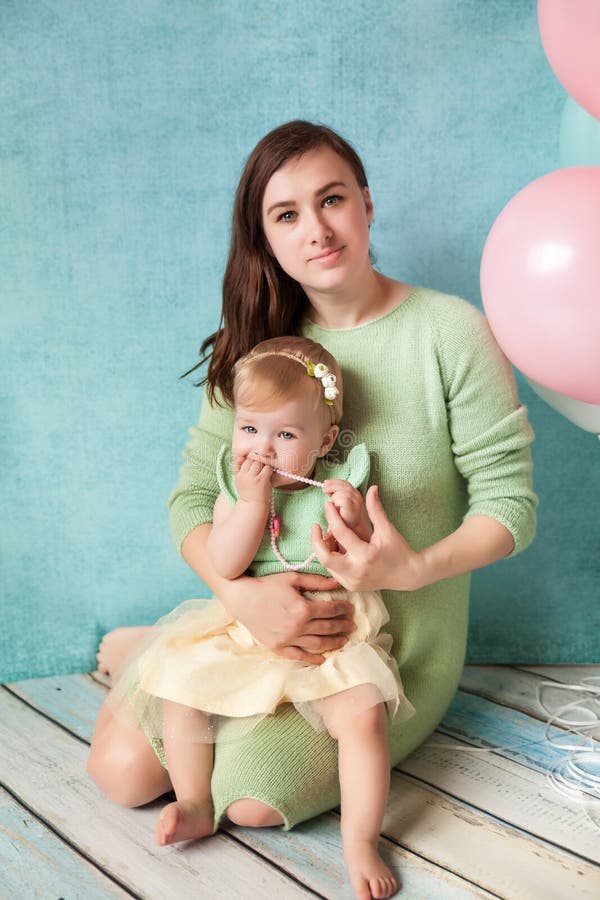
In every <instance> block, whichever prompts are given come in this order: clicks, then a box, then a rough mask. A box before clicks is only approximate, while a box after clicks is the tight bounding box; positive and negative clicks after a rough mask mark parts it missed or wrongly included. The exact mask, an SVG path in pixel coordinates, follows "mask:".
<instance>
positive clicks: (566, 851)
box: [401, 772, 600, 871]
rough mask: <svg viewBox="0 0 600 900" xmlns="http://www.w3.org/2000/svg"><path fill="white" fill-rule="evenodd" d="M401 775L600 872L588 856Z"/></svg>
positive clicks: (442, 791)
mask: <svg viewBox="0 0 600 900" xmlns="http://www.w3.org/2000/svg"><path fill="white" fill-rule="evenodd" d="M401 774H402V776H403V777H404V778H407V779H409V780H410V781H413V782H415V783H416V784H424V785H426V786H427V787H428V788H429V789H430V790H432V791H435V793H437V794H440V795H441V796H443V797H449V798H450V799H452V800H454V802H455V803H459V804H460V805H461V806H463V807H464V808H465V809H469V810H473V811H474V812H477V813H480V814H481V815H483V816H485V817H486V818H487V819H489V820H490V821H491V822H497V823H499V824H501V825H503V826H504V827H506V828H509V829H510V830H511V831H513V832H515V833H516V834H520V835H522V836H524V837H532V838H534V839H535V840H536V841H538V842H539V843H540V844H542V845H544V844H547V845H548V846H549V847H553V848H554V849H555V850H558V851H559V852H560V853H563V854H566V855H568V856H571V857H572V858H573V859H579V860H581V862H585V863H587V864H589V865H592V866H594V867H595V868H597V869H598V870H599V871H600V865H599V864H598V863H597V861H596V860H595V859H590V858H589V857H588V856H584V855H583V854H581V853H577V851H575V850H571V849H568V848H566V847H564V846H563V845H562V844H559V843H557V842H556V841H553V840H551V839H550V838H546V837H542V836H541V835H539V834H537V833H536V832H534V831H526V830H525V829H524V828H520V827H519V826H518V825H515V824H514V823H513V822H510V821H508V820H507V819H503V818H502V817H501V816H498V815H496V814H495V813H493V812H490V810H487V809H484V808H483V807H482V806H477V805H476V804H474V803H469V802H468V801H467V800H463V799H462V798H461V797H459V796H457V795H456V794H453V793H451V792H450V791H448V790H445V789H443V788H440V787H438V786H437V785H435V784H433V783H432V782H430V781H427V780H426V779H424V778H419V776H418V775H412V774H410V773H408V772H401ZM411 852H413V851H411Z"/></svg>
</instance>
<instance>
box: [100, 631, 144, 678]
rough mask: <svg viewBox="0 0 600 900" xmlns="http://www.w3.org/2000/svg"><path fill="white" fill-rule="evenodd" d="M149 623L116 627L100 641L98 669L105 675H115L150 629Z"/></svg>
mask: <svg viewBox="0 0 600 900" xmlns="http://www.w3.org/2000/svg"><path fill="white" fill-rule="evenodd" d="M150 627H151V626H149V625H139V626H137V627H136V626H131V627H128V628H114V629H113V630H112V631H109V632H108V634H105V635H104V637H103V638H102V640H101V641H100V646H99V647H98V652H97V653H96V660H97V661H98V671H99V672H102V673H103V674H104V675H114V673H115V672H116V670H117V669H118V668H119V666H120V665H121V663H122V662H124V660H125V659H126V657H127V656H129V654H130V653H131V651H132V650H133V649H134V648H135V646H136V645H137V644H139V643H140V641H141V640H143V638H145V637H146V635H147V634H148V632H149V630H150Z"/></svg>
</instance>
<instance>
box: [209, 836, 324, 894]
mask: <svg viewBox="0 0 600 900" xmlns="http://www.w3.org/2000/svg"><path fill="white" fill-rule="evenodd" d="M221 831H222V833H223V834H225V835H227V837H228V838H230V839H231V840H232V841H234V842H235V843H236V844H238V845H240V846H241V847H243V848H244V850H247V851H248V852H249V853H252V854H253V855H254V856H258V857H260V859H262V860H263V861H264V862H267V863H268V864H269V865H270V866H271V867H272V868H273V869H277V870H278V871H279V872H281V873H282V875H285V877H286V878H289V880H290V881H293V882H295V884H297V885H298V886H299V887H301V888H303V890H305V891H308V892H309V893H311V894H312V895H313V897H319V898H320V900H329V898H328V897H327V896H326V895H325V894H319V893H318V891H315V889H314V888H311V887H309V886H308V885H307V884H305V883H304V882H303V881H300V879H299V878H298V877H297V875H294V873H293V872H290V871H288V870H287V869H286V868H284V867H283V866H282V865H281V864H280V863H277V862H275V861H274V860H273V859H270V858H269V857H268V856H266V855H265V854H263V853H261V852H260V850H257V849H256V847H250V846H248V844H246V843H245V841H244V840H243V839H242V838H240V837H239V836H238V835H237V834H234V833H232V832H231V831H229V830H228V829H221Z"/></svg>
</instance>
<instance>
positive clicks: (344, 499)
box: [323, 478, 373, 541]
mask: <svg viewBox="0 0 600 900" xmlns="http://www.w3.org/2000/svg"><path fill="white" fill-rule="evenodd" d="M323 490H324V491H325V493H326V494H327V495H328V497H329V499H330V500H331V502H332V503H333V505H334V506H335V508H336V509H337V510H338V512H339V514H340V516H341V517H342V519H343V520H344V522H345V523H346V525H347V526H348V528H352V530H353V531H355V532H356V534H358V536H359V537H361V538H362V539H363V540H367V541H368V540H369V538H370V537H371V534H372V533H373V527H372V525H371V522H370V520H369V517H368V515H367V510H366V508H365V503H364V500H363V498H362V494H361V493H360V491H357V490H356V488H355V487H353V486H352V485H351V484H350V482H349V481H344V480H343V479H342V478H328V479H327V481H325V483H324V484H323Z"/></svg>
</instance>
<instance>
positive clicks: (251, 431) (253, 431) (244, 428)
mask: <svg viewBox="0 0 600 900" xmlns="http://www.w3.org/2000/svg"><path fill="white" fill-rule="evenodd" d="M242 431H245V432H246V434H258V432H257V430H256V428H255V427H254V425H243V426H242Z"/></svg>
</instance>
